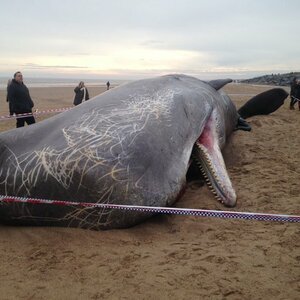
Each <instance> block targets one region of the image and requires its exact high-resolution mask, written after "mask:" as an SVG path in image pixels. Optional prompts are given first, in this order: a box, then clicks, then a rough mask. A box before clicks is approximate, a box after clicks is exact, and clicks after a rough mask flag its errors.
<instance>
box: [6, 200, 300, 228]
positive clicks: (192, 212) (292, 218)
mask: <svg viewBox="0 0 300 300" xmlns="http://www.w3.org/2000/svg"><path fill="white" fill-rule="evenodd" d="M1 202H2V203H30V204H49V205H62V206H80V207H90V208H106V209H120V210H127V211H128V210H129V211H140V212H145V213H148V212H150V213H161V214H174V215H186V216H198V217H213V218H225V219H244V220H257V221H272V222H291V223H300V216H298V215H280V214H264V213H250V212H234V211H221V210H205V209H190V208H177V207H155V206H138V205H120V204H109V203H91V202H72V201H61V200H46V199H36V198H25V197H13V196H5V195H0V204H1Z"/></svg>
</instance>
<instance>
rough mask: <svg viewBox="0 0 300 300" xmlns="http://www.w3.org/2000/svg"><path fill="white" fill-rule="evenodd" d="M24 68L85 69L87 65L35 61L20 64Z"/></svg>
mask: <svg viewBox="0 0 300 300" xmlns="http://www.w3.org/2000/svg"><path fill="white" fill-rule="evenodd" d="M22 66H23V67H24V68H25V69H44V70H45V69H87V68H88V67H82V66H68V65H66V66H63V65H60V66H55V65H49V66H47V65H39V64H35V63H26V64H23V65H22Z"/></svg>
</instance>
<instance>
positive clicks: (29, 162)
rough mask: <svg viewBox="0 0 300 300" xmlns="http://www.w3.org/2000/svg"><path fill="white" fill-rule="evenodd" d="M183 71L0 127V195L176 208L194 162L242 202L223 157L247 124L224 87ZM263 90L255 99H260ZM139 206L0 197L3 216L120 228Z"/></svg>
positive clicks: (134, 219) (134, 218) (229, 200)
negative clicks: (27, 121) (33, 120)
mask: <svg viewBox="0 0 300 300" xmlns="http://www.w3.org/2000/svg"><path fill="white" fill-rule="evenodd" d="M230 81H231V80H216V81H211V82H204V81H201V80H199V79H196V78H193V77H189V76H185V75H167V76H162V77H157V78H153V79H146V80H140V81H136V82H132V83H128V84H126V85H123V86H120V87H117V88H114V89H112V90H110V91H107V92H105V93H103V94H101V95H99V96H97V97H95V98H93V99H91V100H89V101H88V102H85V103H83V104H81V105H79V106H77V107H75V108H73V109H71V110H69V111H67V112H64V113H61V114H59V115H56V116H54V117H52V118H49V119H47V120H45V121H42V122H40V123H37V124H34V125H31V126H28V127H24V128H18V129H14V130H10V131H7V132H4V133H1V134H0V195H13V196H21V197H32V198H42V199H55V200H65V201H75V202H93V203H114V204H128V205H131V204H133V205H148V206H170V205H172V203H174V202H175V201H176V199H178V197H179V196H180V194H181V191H182V190H183V188H184V186H185V183H186V173H187V171H188V168H189V165H190V164H191V161H197V163H198V164H199V165H200V168H201V170H202V172H203V174H204V176H205V177H206V179H207V181H208V182H209V186H210V187H211V189H212V191H213V193H214V194H215V196H216V198H217V199H218V200H219V201H221V202H222V203H224V205H226V206H229V207H232V206H234V205H235V204H236V194H235V191H234V189H233V187H232V184H231V182H230V179H229V176H228V174H227V171H226V167H225V164H224V161H223V157H222V153H221V149H222V148H223V147H224V145H225V142H226V138H227V137H228V136H229V135H230V134H231V133H232V132H233V131H234V130H235V129H238V128H241V129H246V130H249V126H248V125H247V123H246V122H244V121H243V119H241V118H240V117H239V114H238V113H237V110H236V108H235V106H234V104H233V103H232V101H231V100H230V98H229V97H228V96H227V95H226V94H225V93H224V92H223V91H222V90H220V88H221V87H222V86H224V85H225V84H226V83H228V82H230ZM258 98H259V97H258ZM147 217H149V214H145V213H142V212H128V211H121V210H112V209H104V208H101V209H100V208H87V207H85V208H82V207H81V208H79V207H72V206H56V205H47V204H39V205H34V204H29V203H3V202H2V203H1V202H0V222H2V223H6V224H18V225H48V226H49V225H52V226H72V227H81V228H90V229H109V228H121V227H128V226H131V225H134V224H136V223H138V222H140V221H141V220H143V219H145V218H147Z"/></svg>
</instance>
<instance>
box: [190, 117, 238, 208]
mask: <svg viewBox="0 0 300 300" xmlns="http://www.w3.org/2000/svg"><path fill="white" fill-rule="evenodd" d="M192 156H193V159H194V160H195V161H196V163H197V165H198V167H199V168H200V170H201V172H202V174H203V175H204V178H205V180H206V182H207V185H208V187H209V188H210V190H211V191H212V192H213V194H214V195H215V197H216V198H217V199H218V200H219V201H220V202H221V203H223V204H224V205H225V206H228V207H233V206H235V205H236V193H235V190H234V189H233V187H232V183H231V180H230V178H229V175H228V173H227V170H226V166H225V162H224V159H223V155H222V153H221V149H220V146H219V137H218V132H217V126H216V122H215V119H213V118H212V117H210V118H209V120H208V121H207V123H206V125H205V127H204V129H203V131H202V133H201V135H200V137H199V138H198V139H197V141H196V143H195V146H194V148H193V154H192Z"/></svg>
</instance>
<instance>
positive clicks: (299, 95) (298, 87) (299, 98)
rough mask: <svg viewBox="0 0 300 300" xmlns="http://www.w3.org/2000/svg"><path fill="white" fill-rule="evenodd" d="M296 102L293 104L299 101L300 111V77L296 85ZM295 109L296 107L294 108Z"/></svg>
mask: <svg viewBox="0 0 300 300" xmlns="http://www.w3.org/2000/svg"><path fill="white" fill-rule="evenodd" d="M293 97H294V98H293V99H294V104H293V106H294V105H295V104H296V103H297V102H298V108H299V111H300V79H298V80H297V81H296V85H295V87H294V96H293ZM293 109H294V108H293Z"/></svg>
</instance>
